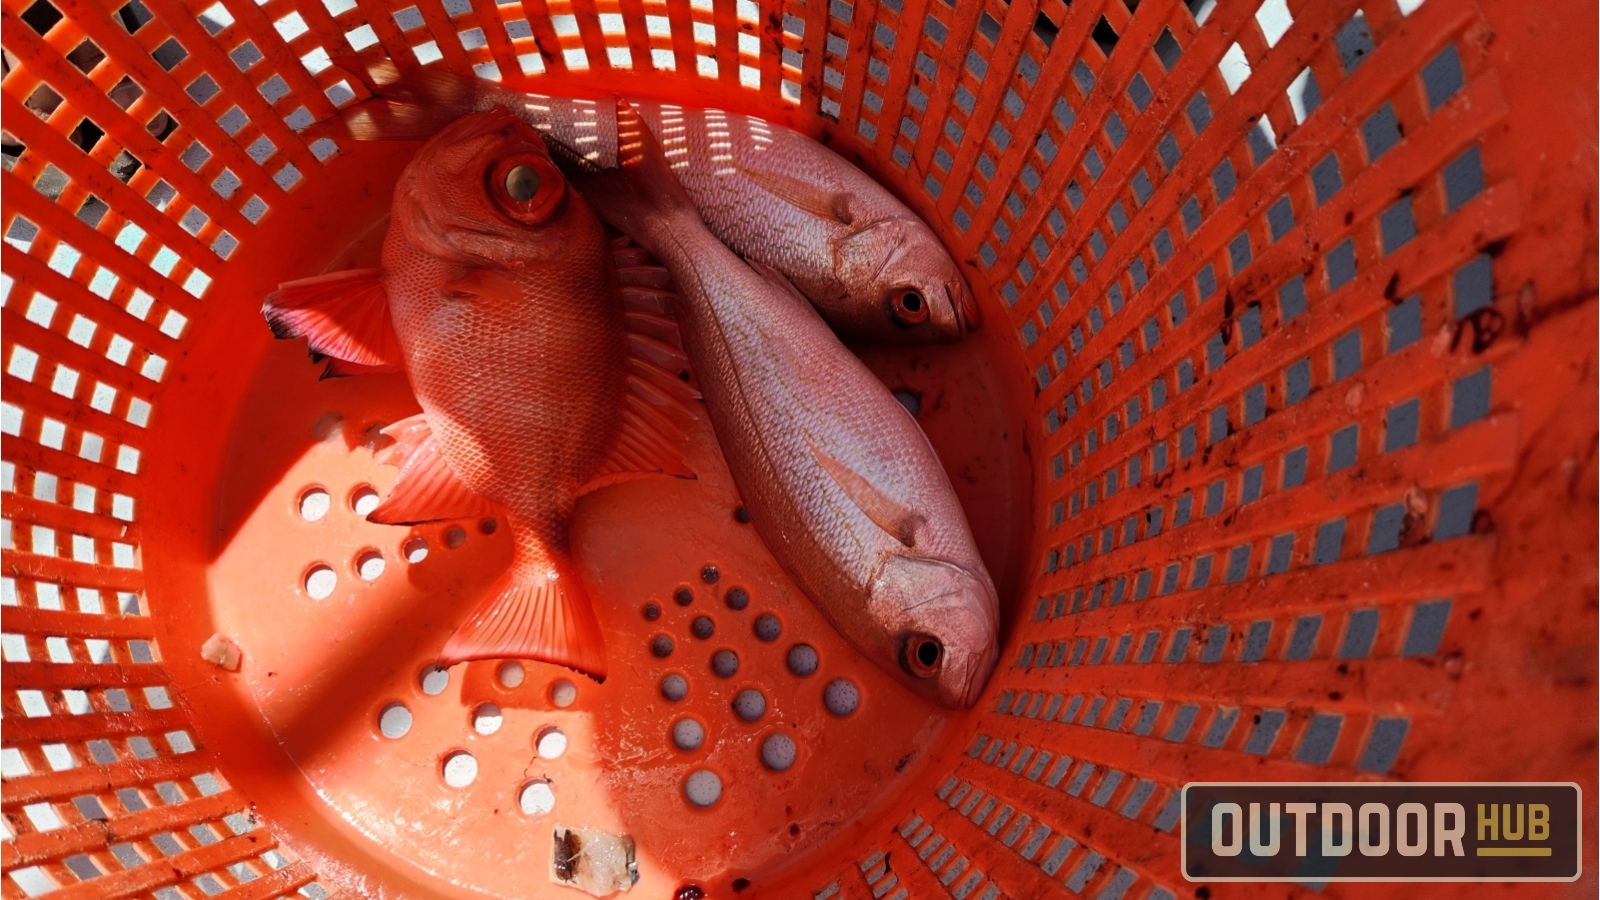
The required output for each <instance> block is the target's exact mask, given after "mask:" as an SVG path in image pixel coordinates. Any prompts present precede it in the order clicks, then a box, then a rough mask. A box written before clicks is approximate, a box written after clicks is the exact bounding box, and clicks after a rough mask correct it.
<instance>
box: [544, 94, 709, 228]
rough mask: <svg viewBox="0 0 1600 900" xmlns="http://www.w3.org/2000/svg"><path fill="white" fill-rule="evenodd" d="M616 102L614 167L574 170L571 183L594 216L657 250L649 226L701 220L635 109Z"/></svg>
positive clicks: (675, 225) (698, 223)
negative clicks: (575, 172)
mask: <svg viewBox="0 0 1600 900" xmlns="http://www.w3.org/2000/svg"><path fill="white" fill-rule="evenodd" d="M616 103H617V161H618V164H619V165H618V168H615V169H604V170H599V171H593V172H584V173H578V174H574V175H573V176H572V181H573V183H574V184H575V185H576V186H577V187H578V189H579V190H580V191H581V192H582V193H583V197H584V199H585V200H586V201H587V202H588V203H589V206H590V208H592V209H593V210H594V212H595V214H596V215H598V216H599V217H600V218H602V219H604V220H605V221H606V222H608V223H610V224H611V225H612V226H613V227H615V228H616V229H617V230H619V231H621V232H622V233H623V234H626V235H627V236H628V237H630V238H632V239H633V240H635V241H637V242H638V243H639V244H640V245H641V246H643V247H644V248H645V249H646V250H650V251H651V252H656V247H655V245H654V244H655V242H654V240H653V235H652V234H651V228H652V226H663V225H665V226H667V227H671V228H681V227H682V226H683V224H684V223H685V220H686V219H687V220H688V221H689V222H692V224H693V225H694V226H695V227H703V222H702V220H701V219H700V212H699V210H698V209H697V208H696V207H695V205H694V201H692V200H690V199H689V195H688V194H687V193H686V192H685V191H684V189H683V185H681V184H679V183H678V177H677V176H676V175H674V174H673V173H672V166H671V164H670V163H669V162H668V161H667V157H666V154H665V153H663V152H662V150H661V145H660V144H659V143H657V141H656V138H655V135H653V134H651V133H650V129H649V127H648V126H646V125H645V121H644V119H643V118H642V117H641V116H640V115H639V111H638V110H636V109H634V108H633V104H631V103H629V102H628V101H626V100H624V99H622V98H621V97H618V98H617V100H616ZM657 255H659V253H658V254H657Z"/></svg>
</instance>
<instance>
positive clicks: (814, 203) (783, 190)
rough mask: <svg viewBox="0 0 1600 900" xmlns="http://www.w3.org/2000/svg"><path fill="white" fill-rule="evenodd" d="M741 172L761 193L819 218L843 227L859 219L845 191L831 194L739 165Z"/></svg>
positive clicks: (783, 176) (787, 177)
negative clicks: (763, 192)
mask: <svg viewBox="0 0 1600 900" xmlns="http://www.w3.org/2000/svg"><path fill="white" fill-rule="evenodd" d="M739 171H740V172H743V173H744V177H746V178H748V179H750V180H751V181H753V182H755V183H756V184H757V185H758V186H760V188H761V189H762V190H764V191H766V192H767V193H769V194H772V195H773V196H775V197H778V198H780V199H782V200H784V201H785V202H787V203H788V204H789V205H790V206H793V207H795V208H796V209H803V210H805V211H806V212H808V213H811V214H812V215H814V216H816V217H818V218H822V219H832V220H833V221H835V222H838V223H839V224H841V225H849V224H851V223H852V222H854V221H855V220H856V217H855V214H854V213H852V212H851V211H850V195H849V194H847V193H845V192H844V191H830V190H828V189H827V188H824V187H821V186H819V185H815V184H812V183H811V182H809V181H803V180H801V179H799V178H795V177H793V176H792V175H784V174H782V173H779V172H760V171H757V170H755V169H748V168H745V167H744V166H740V167H739Z"/></svg>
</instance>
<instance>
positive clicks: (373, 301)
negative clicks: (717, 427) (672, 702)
mask: <svg viewBox="0 0 1600 900" xmlns="http://www.w3.org/2000/svg"><path fill="white" fill-rule="evenodd" d="M265 311H266V314H267V316H268V319H269V321H271V322H272V323H273V325H274V329H275V330H276V331H277V332H278V333H279V335H280V336H288V335H293V336H305V337H308V338H309V339H310V342H311V346H312V349H314V350H316V351H318V352H320V353H323V354H326V355H328V356H331V357H334V358H335V359H336V360H340V361H341V362H343V363H345V364H354V365H357V366H388V367H392V368H399V369H403V370H404V371H405V373H406V375H407V377H408V378H409V380H410V383H411V387H412V390H413V392H414V393H415V394H416V398H417V402H418V403H419V405H420V406H421V407H422V413H421V415H420V416H417V417H413V418H412V419H408V420H405V421H403V422H401V423H398V424H396V425H394V426H391V427H390V428H389V429H387V430H386V431H385V434H388V435H389V436H390V437H393V438H394V439H395V444H394V445H393V446H392V447H390V448H388V449H386V450H385V451H383V455H382V457H381V458H382V459H383V460H384V461H388V462H392V463H396V464H398V465H399V466H400V469H401V471H400V474H399V476H398V477H397V479H396V482H395V486H394V488H393V489H392V491H391V492H390V495H389V497H388V498H387V499H386V500H385V501H384V502H383V504H381V505H380V506H379V507H378V509H377V510H376V511H375V512H373V513H372V515H371V518H372V520H373V521H377V522H384V523H390V524H412V523H416V522H422V521H431V520H436V519H445V518H454V517H459V516H466V515H474V516H481V515H490V514H495V515H498V516H501V517H503V519H504V520H505V522H506V524H507V525H508V526H509V528H510V532H511V537H512V541H513V544H514V548H515V549H514V552H513V559H512V563H511V566H510V568H509V569H508V570H507V571H506V572H505V573H504V574H503V575H502V576H501V577H500V579H499V580H498V581H497V582H496V583H495V584H494V586H493V587H491V588H490V591H489V596H488V597H487V598H486V600H485V601H484V603H483V604H482V605H481V606H480V607H479V608H478V610H477V611H476V612H474V613H473V615H472V616H471V617H470V618H469V620H468V621H467V623H466V624H465V625H463V626H462V628H461V629H460V630H458V631H457V632H456V633H455V634H454V635H453V636H452V637H451V639H450V640H449V642H448V643H447V644H446V646H445V648H444V651H443V653H442V655H441V663H443V664H446V665H448V664H452V663H455V662H459V661H463V660H467V659H480V658H531V659H544V660H547V661H550V662H556V663H560V664H563V665H567V666H571V667H573V668H575V669H577V670H579V671H582V672H585V673H587V674H590V675H592V676H594V677H596V678H603V677H604V675H605V671H606V669H605V658H604V641H603V638H602V637H601V634H600V629H599V624H598V621H597V620H596V618H595V615H594V612H593V609H592V607H591V606H590V603H589V599H588V596H587V594H586V593H585V591H584V589H583V584H582V582H581V580H580V579H579V577H578V575H577V574H576V570H575V567H574V566H573V564H572V561H571V555H570V553H571V548H570V544H569V540H568V531H567V522H568V520H569V519H570V517H571V515H572V512H573V509H574V506H575V504H576V503H577V500H578V498H579V497H580V496H582V495H583V494H584V493H586V492H588V491H589V490H593V489H595V488H596V487H599V486H602V485H604V484H608V483H612V482H614V481H618V480H624V479H626V478H628V477H635V476H638V475H642V474H647V473H651V472H665V473H669V474H680V475H686V474H688V472H687V470H686V469H684V468H683V466H682V463H681V462H680V461H679V460H677V458H676V456H675V455H674V453H673V451H672V449H671V441H672V439H673V438H674V437H677V438H681V433H679V432H675V431H674V429H673V427H672V424H671V418H670V416H662V415H655V414H654V412H655V411H654V410H652V409H651V406H652V403H651V402H649V401H647V400H645V399H643V398H649V400H653V401H656V404H655V405H661V404H668V405H670V403H671V402H673V400H674V399H675V398H676V399H686V398H687V397H688V395H689V394H692V391H691V390H690V389H689V388H687V386H684V385H683V384H682V383H681V382H680V381H678V380H677V379H676V378H675V377H673V376H672V375H671V374H669V373H667V372H666V371H665V370H661V369H659V367H652V364H650V363H649V362H647V361H641V360H640V359H638V358H636V356H635V354H633V353H631V352H630V343H637V342H638V341H643V342H645V344H646V345H648V346H646V347H645V349H646V350H647V351H650V352H655V353H656V355H657V358H658V359H659V358H665V357H671V356H673V353H674V349H673V348H671V347H670V346H669V345H667V344H665V343H662V342H659V341H653V340H652V339H649V338H644V337H635V336H632V335H630V331H629V324H628V313H627V311H626V310H625V308H624V303H623V299H622V293H621V288H620V286H619V282H618V275H617V270H616V266H615V264H614V262H613V257H612V248H611V246H610V244H609V242H608V240H607V237H606V234H605V231H604V228H603V226H602V225H601V224H600V221H599V220H598V219H597V218H596V217H595V216H594V214H593V213H592V212H591V211H590V210H589V209H588V207H587V206H586V205H585V204H584V202H583V200H582V198H581V197H579V196H578V195H577V193H576V192H574V191H571V190H569V189H568V188H567V186H566V184H565V180H564V178H563V176H562V175H561V172H560V170H559V169H558V168H557V167H556V166H555V164H554V163H553V162H552V161H551V159H550V157H549V154H548V152H547V151H546V148H545V146H544V144H543V141H542V139H541V138H540V137H539V135H538V133H537V132H535V131H533V130H532V129H531V128H529V127H528V126H527V125H526V124H525V123H524V122H522V121H521V120H520V119H518V118H516V117H515V116H513V115H511V114H510V113H508V112H506V111H505V110H501V109H497V110H491V111H488V112H484V113H479V114H475V115H472V116H468V117H465V118H462V119H458V120H457V121H456V122H454V123H453V124H451V125H450V126H448V127H447V128H446V129H445V130H444V131H442V132H440V133H439V134H438V136H436V137H435V138H434V139H433V140H432V141H430V142H429V143H428V144H427V145H426V146H424V147H423V148H422V149H421V151H419V153H418V155H417V157H416V158H415V159H414V160H413V161H412V163H411V164H410V165H409V166H407V168H406V170H405V172H404V173H403V174H402V175H401V177H400V180H399V183H398V184H397V186H396V188H395V200H394V206H393V209H392V215H391V220H390V227H389V232H388V234H387V236H386V239H385V241H384V245H383V255H382V267H381V269H379V270H376V271H373V270H361V271H357V272H347V273H337V274H335V275H332V276H322V277H320V278H316V279H308V280H306V281H303V282H297V283H293V284H290V285H285V286H284V287H283V288H282V289H280V290H279V291H278V292H277V293H276V294H274V295H273V296H272V297H269V298H268V301H267V304H266V310H265ZM656 345H659V346H656ZM652 385H654V386H652Z"/></svg>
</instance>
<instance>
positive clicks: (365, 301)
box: [261, 269, 405, 374]
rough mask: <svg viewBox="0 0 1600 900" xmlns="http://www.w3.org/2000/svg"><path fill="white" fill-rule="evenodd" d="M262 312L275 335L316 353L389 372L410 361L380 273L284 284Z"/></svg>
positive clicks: (269, 297)
mask: <svg viewBox="0 0 1600 900" xmlns="http://www.w3.org/2000/svg"><path fill="white" fill-rule="evenodd" d="M261 312H262V314H263V315H265V316H266V319H267V324H268V325H270V326H271V327H272V333H273V335H274V336H276V337H278V338H280V339H285V338H305V339H306V344H307V346H308V347H309V348H310V349H311V352H313V353H316V354H320V355H322V356H328V357H332V358H333V359H337V360H342V361H344V362H347V363H353V364H355V365H356V366H367V367H378V368H384V369H386V370H388V371H396V370H398V369H399V367H401V366H403V365H404V363H405V354H404V352H403V351H402V350H401V349H400V339H399V338H398V337H396V336H395V332H394V322H393V320H391V319H390V318H389V300H388V297H387V296H386V295H385V294H384V290H383V276H382V272H381V271H380V270H378V269H348V270H346V271H343V272H333V273H331V274H328V275H317V276H315V277H312V278H302V279H300V280H299V281H290V282H287V283H285V284H281V285H279V286H278V289H277V290H276V291H273V292H272V293H270V294H268V295H267V299H266V301H265V302H264V303H263V304H262V306H261ZM335 374H352V372H339V373H335Z"/></svg>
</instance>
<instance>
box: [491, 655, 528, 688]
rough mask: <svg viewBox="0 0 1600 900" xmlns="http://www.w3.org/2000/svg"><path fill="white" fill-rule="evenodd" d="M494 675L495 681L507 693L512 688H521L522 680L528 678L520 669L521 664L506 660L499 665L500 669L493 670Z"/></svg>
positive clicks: (525, 671)
mask: <svg viewBox="0 0 1600 900" xmlns="http://www.w3.org/2000/svg"><path fill="white" fill-rule="evenodd" d="M494 675H495V679H496V680H498V681H499V682H500V686H501V687H503V688H505V689H506V690H508V691H509V690H511V689H512V688H517V687H521V686H522V680H523V679H524V678H526V677H528V672H527V670H526V669H524V668H522V663H519V662H517V661H516V660H507V661H505V662H503V663H501V664H500V668H498V669H496V670H495V673H494Z"/></svg>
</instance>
